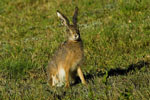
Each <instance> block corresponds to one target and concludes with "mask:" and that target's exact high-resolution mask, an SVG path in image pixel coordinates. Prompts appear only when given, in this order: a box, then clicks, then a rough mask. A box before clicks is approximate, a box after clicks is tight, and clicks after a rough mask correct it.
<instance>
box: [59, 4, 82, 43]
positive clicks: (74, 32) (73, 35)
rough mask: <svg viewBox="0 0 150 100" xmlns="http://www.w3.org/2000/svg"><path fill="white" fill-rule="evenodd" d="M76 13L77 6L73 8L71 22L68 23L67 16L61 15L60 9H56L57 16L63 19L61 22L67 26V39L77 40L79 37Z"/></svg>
mask: <svg viewBox="0 0 150 100" xmlns="http://www.w3.org/2000/svg"><path fill="white" fill-rule="evenodd" d="M77 15H78V8H77V7H76V8H75V12H74V15H73V18H72V22H73V24H72V25H71V24H70V23H69V20H68V18H67V17H66V16H65V15H63V14H62V13H61V12H60V11H58V10H57V16H58V17H59V18H60V19H61V20H62V21H63V24H64V25H65V26H66V27H67V32H68V39H69V40H71V41H79V40H81V39H80V32H79V29H78V27H77Z"/></svg>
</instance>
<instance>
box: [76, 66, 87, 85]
mask: <svg viewBox="0 0 150 100" xmlns="http://www.w3.org/2000/svg"><path fill="white" fill-rule="evenodd" d="M77 73H78V75H79V77H80V79H81V82H82V84H85V85H86V81H85V79H84V76H83V73H82V71H81V68H80V67H78V69H77Z"/></svg>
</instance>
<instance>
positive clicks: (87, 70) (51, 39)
mask: <svg viewBox="0 0 150 100" xmlns="http://www.w3.org/2000/svg"><path fill="white" fill-rule="evenodd" d="M149 5H150V1H149V0H101V1H100V0H80V1H73V0H59V1H50V0H16V1H15V2H14V1H12V0H1V1H0V100H32V99H33V100H57V99H58V100H85V99H86V100H149V98H150V79H149V77H150V6H149ZM75 6H78V7H79V16H78V19H79V22H78V24H79V28H80V33H81V37H82V40H83V42H84V52H85V59H84V64H83V66H82V69H83V72H84V75H85V77H86V80H87V81H88V86H87V87H85V86H83V85H82V84H81V83H80V81H79V82H78V83H77V84H75V85H73V86H72V87H71V88H69V89H65V88H64V87H62V88H50V87H49V86H48V85H47V77H46V73H45V69H46V66H47V64H48V62H49V59H50V57H51V56H52V55H53V53H54V51H55V50H56V49H57V47H58V46H59V44H60V43H61V42H63V41H64V40H65V35H66V33H65V32H64V31H65V28H64V27H63V26H61V24H60V20H59V19H58V18H57V16H56V10H60V11H61V12H63V13H64V14H65V15H67V16H68V17H69V19H70V20H71V16H72V14H73V11H74V8H75Z"/></svg>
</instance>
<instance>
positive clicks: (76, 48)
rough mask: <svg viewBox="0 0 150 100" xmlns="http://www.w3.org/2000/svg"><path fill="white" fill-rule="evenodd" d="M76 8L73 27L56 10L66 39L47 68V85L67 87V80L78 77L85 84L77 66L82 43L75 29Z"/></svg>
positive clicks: (79, 61)
mask: <svg viewBox="0 0 150 100" xmlns="http://www.w3.org/2000/svg"><path fill="white" fill-rule="evenodd" d="M77 15H78V8H77V7H76V8H75V12H74V15H73V25H70V23H69V20H68V18H67V17H66V16H64V15H63V14H62V13H61V12H59V11H58V10H57V16H58V17H59V18H60V19H61V20H62V21H63V24H64V25H65V26H66V28H67V34H68V39H67V41H65V42H64V43H63V44H62V45H61V46H60V47H59V49H58V50H57V51H56V53H55V54H54V56H53V57H52V59H51V61H50V63H49V64H48V67H47V75H48V83H49V84H50V85H51V86H57V87H60V86H63V85H65V87H69V86H70V83H69V79H70V78H72V79H75V76H76V75H77V74H78V76H79V77H80V79H81V82H82V83H83V84H86V81H85V79H84V76H83V73H82V71H81V68H80V66H79V64H80V63H81V61H82V59H83V56H84V53H83V43H82V40H81V38H80V32H79V29H78V27H77Z"/></svg>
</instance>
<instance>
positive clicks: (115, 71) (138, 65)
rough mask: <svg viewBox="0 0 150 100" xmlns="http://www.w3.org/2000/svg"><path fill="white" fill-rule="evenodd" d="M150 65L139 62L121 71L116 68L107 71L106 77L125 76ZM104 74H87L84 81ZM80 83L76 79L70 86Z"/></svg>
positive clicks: (149, 63)
mask: <svg viewBox="0 0 150 100" xmlns="http://www.w3.org/2000/svg"><path fill="white" fill-rule="evenodd" d="M149 65H150V62H146V61H139V62H137V63H136V64H131V65H129V66H128V67H127V68H126V69H121V68H116V69H110V70H109V71H108V76H107V77H110V76H117V75H126V74H127V73H129V72H131V71H135V70H136V69H137V70H140V69H141V68H143V67H144V66H148V67H150V66H149ZM105 74H106V73H102V72H98V73H89V74H87V75H85V79H86V80H87V81H89V80H91V79H93V78H94V77H102V76H104V75H105ZM78 83H80V79H79V77H77V78H76V82H75V83H74V84H72V85H75V84H78Z"/></svg>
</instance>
